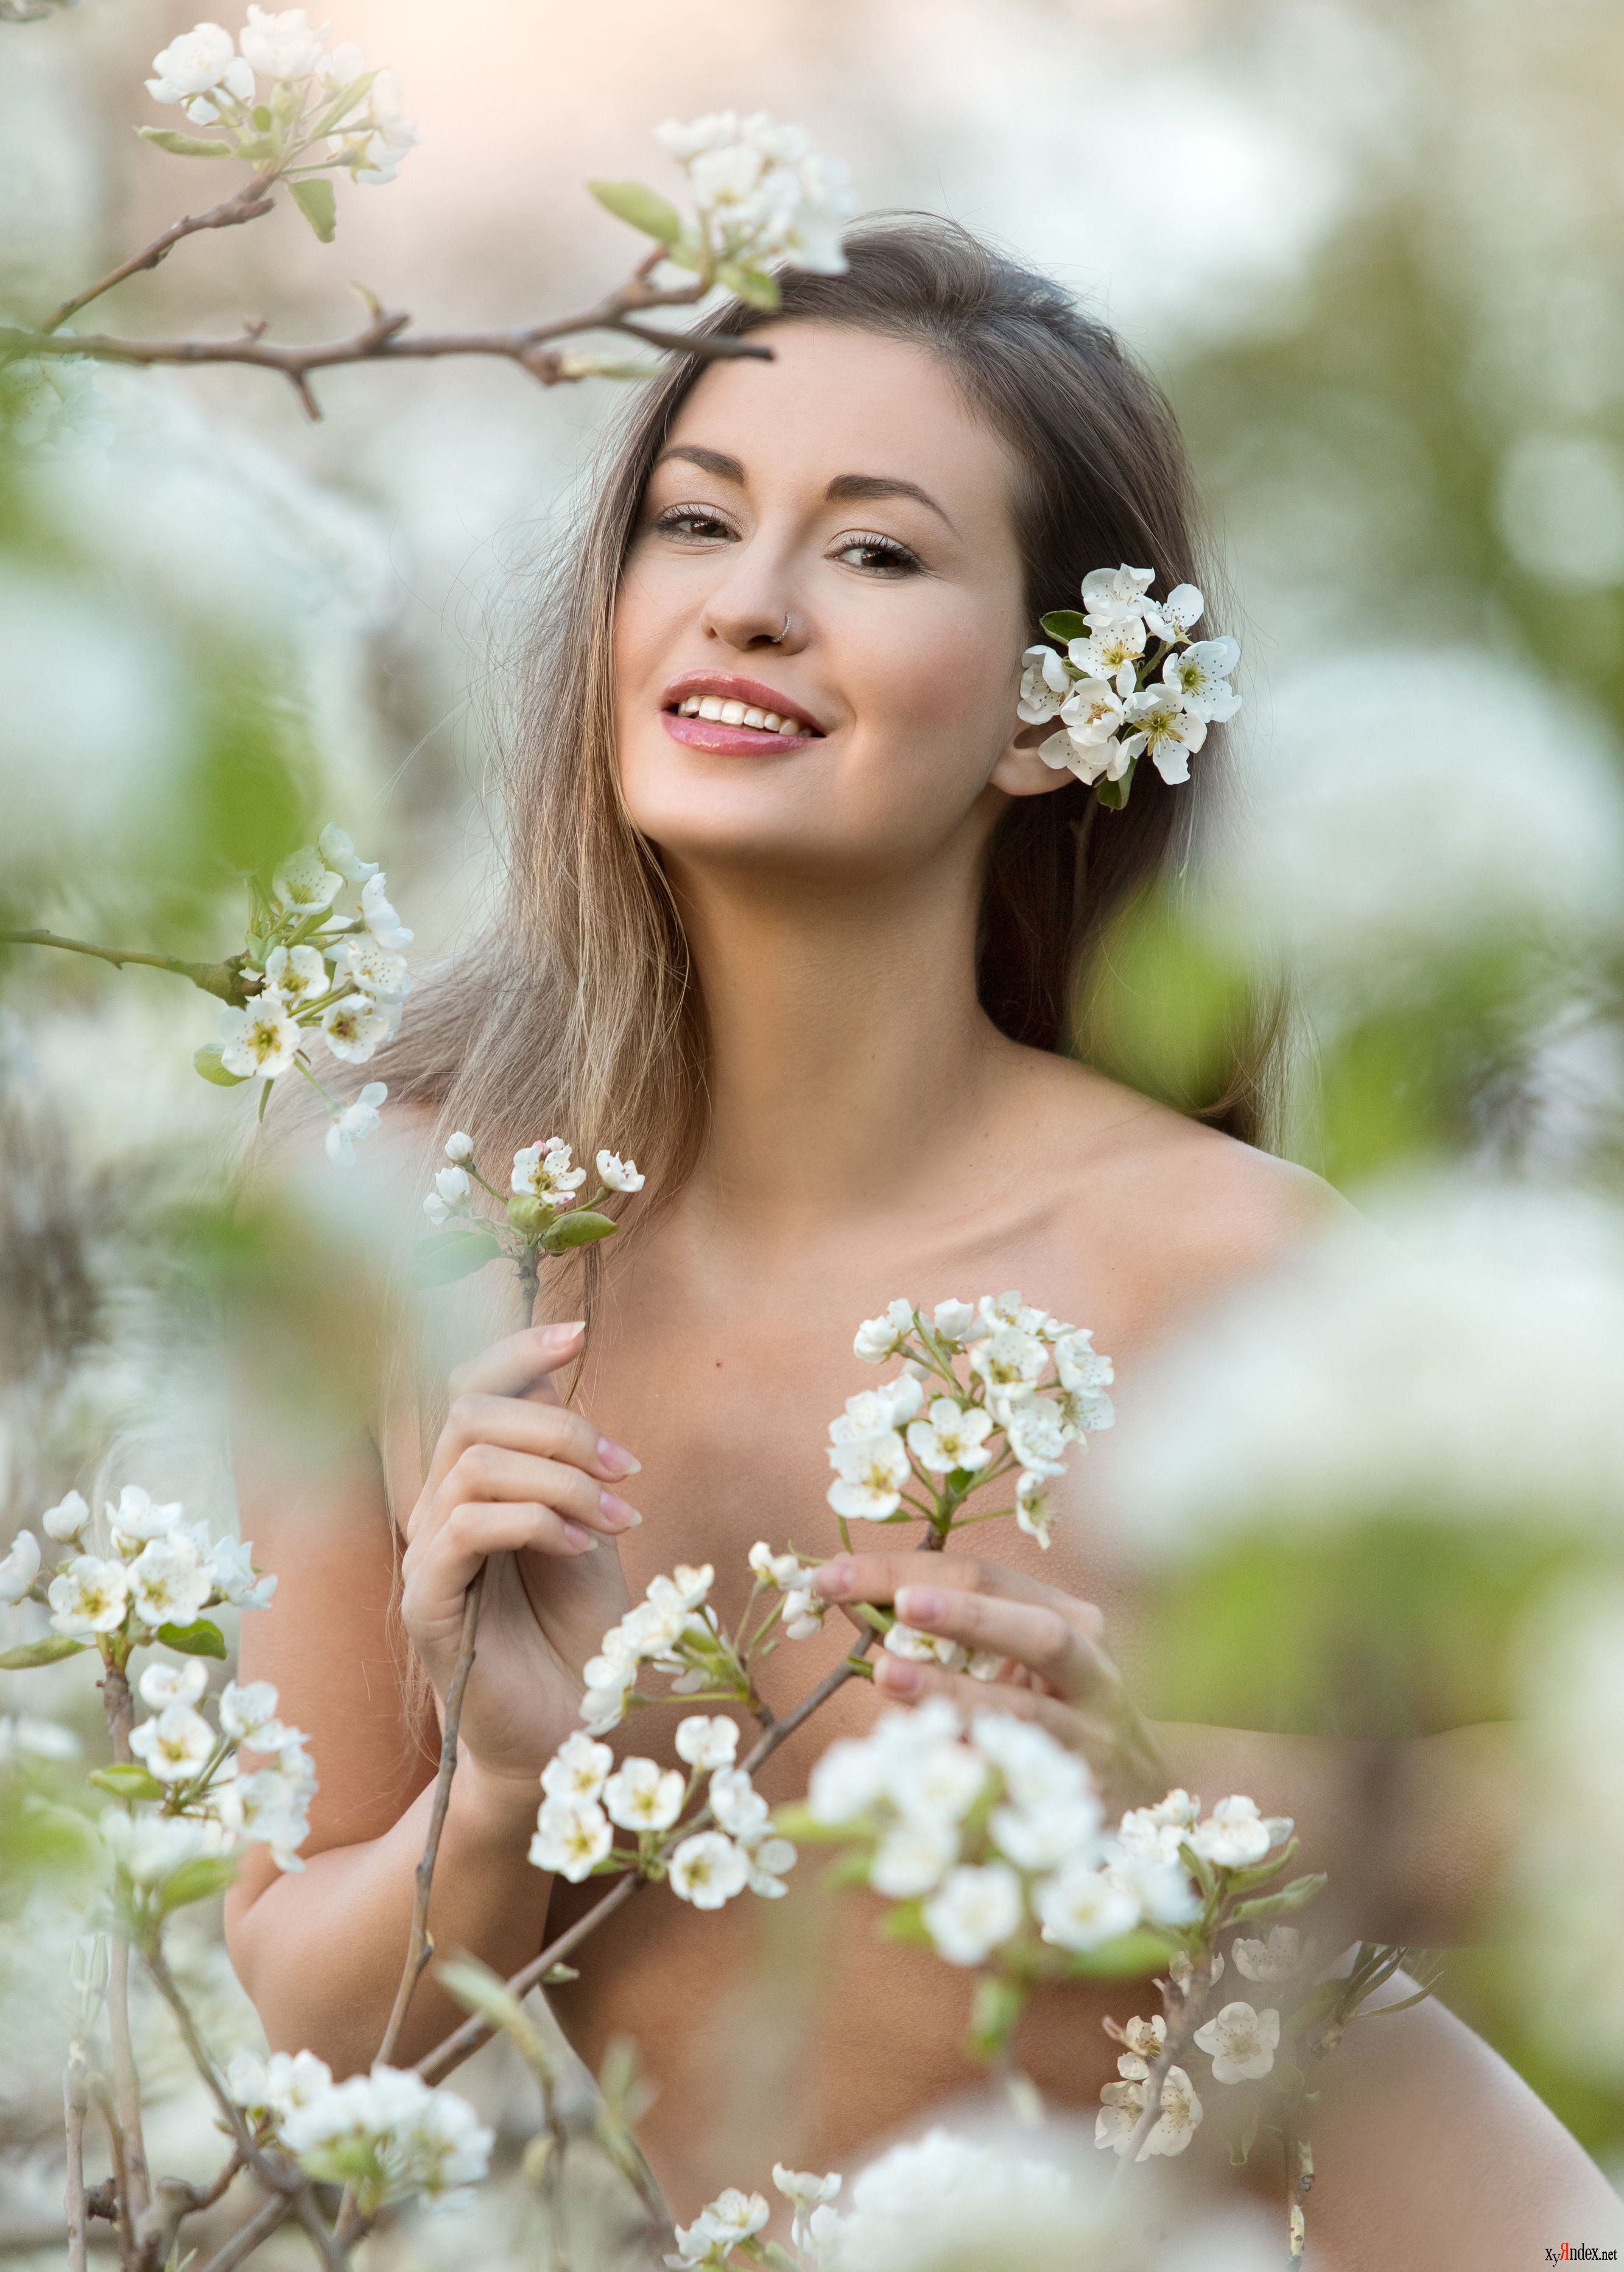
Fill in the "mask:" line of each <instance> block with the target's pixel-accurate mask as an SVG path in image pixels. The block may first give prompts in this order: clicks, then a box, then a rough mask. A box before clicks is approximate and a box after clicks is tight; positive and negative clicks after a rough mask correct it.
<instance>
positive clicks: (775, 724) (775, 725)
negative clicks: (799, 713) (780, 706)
mask: <svg viewBox="0 0 1624 2272" xmlns="http://www.w3.org/2000/svg"><path fill="white" fill-rule="evenodd" d="M782 724H783V720H782V718H781V717H780V716H779V714H778V713H777V711H776V710H764V711H763V712H762V713H761V727H762V730H763V732H765V733H768V734H775V733H776V732H777V731H778V729H779V728H780V727H781V726H782Z"/></svg>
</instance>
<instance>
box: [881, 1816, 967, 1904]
mask: <svg viewBox="0 0 1624 2272" xmlns="http://www.w3.org/2000/svg"><path fill="white" fill-rule="evenodd" d="M958 1858H959V1833H958V1830H957V1828H956V1827H955V1826H954V1824H953V1823H952V1822H951V1821H949V1820H946V1819H945V1818H943V1817H941V1816H939V1815H904V1816H903V1817H902V1820H901V1821H899V1822H896V1823H894V1824H893V1825H892V1827H891V1828H890V1829H889V1830H887V1833H886V1835H885V1836H884V1837H883V1838H882V1839H881V1840H880V1842H879V1845H878V1846H877V1847H876V1848H875V1850H874V1858H873V1860H872V1863H871V1864H870V1865H869V1873H868V1881H869V1883H870V1885H871V1886H872V1887H873V1889H874V1891H875V1892H876V1893H877V1894H884V1895H886V1897H887V1900H889V1901H894V1902H906V1901H911V1900H913V1899H914V1898H915V1897H916V1896H917V1895H920V1894H928V1893H929V1892H930V1890H931V1888H932V1887H933V1886H938V1885H939V1884H940V1883H941V1880H942V1879H943V1878H944V1876H945V1875H946V1874H947V1872H948V1871H949V1870H950V1869H951V1868H952V1867H953V1865H954V1863H955V1862H956V1861H957V1860H958Z"/></svg>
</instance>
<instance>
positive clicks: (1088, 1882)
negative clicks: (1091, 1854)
mask: <svg viewBox="0 0 1624 2272" xmlns="http://www.w3.org/2000/svg"><path fill="white" fill-rule="evenodd" d="M1033 1904H1034V1907H1035V1908H1036V1910H1037V1917H1038V1922H1039V1924H1040V1925H1041V1927H1042V1930H1043V1937H1044V1939H1045V1940H1047V1941H1052V1942H1053V1943H1054V1945H1055V1946H1056V1947H1059V1948H1071V1949H1089V1948H1097V1947H1099V1946H1100V1944H1101V1943H1102V1942H1103V1941H1107V1940H1115V1939H1117V1938H1118V1936H1119V1934H1122V1933H1125V1932H1132V1930H1133V1928H1134V1926H1135V1925H1136V1924H1138V1923H1139V1916H1140V1910H1139V1903H1138V1902H1136V1901H1135V1900H1134V1896H1133V1895H1132V1894H1131V1893H1129V1892H1128V1891H1127V1889H1126V1887H1124V1886H1122V1885H1121V1884H1119V1882H1118V1881H1117V1880H1113V1879H1111V1878H1109V1877H1107V1876H1105V1875H1104V1872H1101V1871H1099V1870H1096V1869H1094V1868H1092V1867H1090V1865H1089V1864H1088V1863H1086V1862H1074V1863H1073V1864H1071V1865H1069V1866H1068V1867H1067V1868H1066V1869H1064V1870H1062V1871H1060V1872H1059V1873H1058V1874H1057V1875H1056V1876H1054V1877H1052V1878H1048V1879H1045V1880H1044V1883H1043V1884H1042V1885H1040V1886H1039V1887H1037V1890H1036V1892H1035V1894H1034V1896H1033Z"/></svg>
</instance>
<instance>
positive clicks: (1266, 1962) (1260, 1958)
mask: <svg viewBox="0 0 1624 2272" xmlns="http://www.w3.org/2000/svg"><path fill="white" fill-rule="evenodd" d="M1230 1954H1231V1957H1232V1958H1233V1960H1234V1964H1235V1969H1236V1971H1237V1972H1239V1973H1242V1974H1244V1975H1245V1977H1246V1978H1247V1979H1248V1980H1255V1981H1257V1982H1258V1983H1259V1984H1260V1985H1267V1984H1269V1983H1271V1982H1273V1981H1276V1980H1289V1979H1290V1978H1291V1976H1292V1974H1293V1973H1295V1972H1300V1971H1301V1970H1302V1969H1303V1964H1304V1962H1305V1958H1304V1954H1303V1942H1302V1935H1301V1934H1300V1933H1299V1932H1298V1930H1297V1927H1296V1926H1295V1925H1293V1924H1271V1925H1270V1926H1269V1931H1268V1932H1266V1933H1265V1934H1264V1936H1263V1938H1262V1939H1261V1940H1254V1939H1236V1940H1233V1941H1231V1944H1230Z"/></svg>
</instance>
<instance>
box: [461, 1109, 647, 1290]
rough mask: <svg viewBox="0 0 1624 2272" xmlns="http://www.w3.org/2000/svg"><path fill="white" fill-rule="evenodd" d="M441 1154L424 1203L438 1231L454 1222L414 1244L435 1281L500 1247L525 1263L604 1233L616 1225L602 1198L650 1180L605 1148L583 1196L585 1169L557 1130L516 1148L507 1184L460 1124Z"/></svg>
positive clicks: (479, 1263)
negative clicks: (484, 1207)
mask: <svg viewBox="0 0 1624 2272" xmlns="http://www.w3.org/2000/svg"><path fill="white" fill-rule="evenodd" d="M445 1159H446V1165H445V1167H443V1168H441V1169H439V1170H437V1171H436V1174H435V1177H434V1188H433V1190H432V1191H430V1192H429V1193H428V1194H427V1196H426V1197H425V1198H424V1200H423V1213H424V1214H426V1215H427V1216H428V1218H429V1221H430V1222H431V1223H432V1224H433V1225H434V1227H435V1229H436V1230H437V1231H442V1232H444V1231H445V1230H446V1229H447V1226H451V1235H450V1236H448V1237H438V1238H437V1237H432V1236H431V1237H428V1238H425V1239H423V1241H422V1242H421V1243H420V1244H419V1246H418V1250H417V1267H418V1275H419V1277H420V1278H421V1279H423V1281H425V1282H427V1283H430V1284H435V1285H443V1284H445V1283H447V1282H449V1281H451V1280H452V1279H453V1278H460V1277H463V1276H465V1275H466V1274H467V1273H468V1271H470V1270H477V1269H479V1268H480V1267H481V1266H482V1265H483V1264H484V1263H486V1262H488V1261H490V1260H491V1259H493V1258H494V1257H495V1256H497V1255H498V1254H506V1255H507V1256H508V1258H509V1259H510V1260H512V1261H515V1262H518V1263H520V1265H521V1266H522V1265H523V1264H524V1263H526V1262H527V1260H528V1261H529V1262H531V1263H534V1260H535V1257H536V1256H537V1255H538V1254H552V1255H557V1254H563V1253H565V1252H567V1251H568V1250H569V1249H570V1248H572V1247H576V1246H590V1245H593V1244H595V1242H596V1241H597V1240H598V1239H600V1238H609V1237H612V1235H613V1234H614V1232H615V1231H616V1230H617V1229H618V1228H619V1226H618V1224H617V1222H615V1221H614V1219H613V1217H612V1216H610V1215H606V1214H600V1213H599V1212H598V1210H599V1208H600V1207H602V1203H603V1201H604V1200H606V1199H608V1198H609V1196H610V1193H611V1192H620V1193H622V1194H623V1195H628V1196H629V1195H630V1194H631V1193H632V1192H640V1191H641V1190H642V1188H643V1185H644V1183H645V1182H646V1181H647V1178H646V1177H644V1176H642V1175H640V1173H639V1171H638V1166H637V1162H636V1161H635V1160H623V1159H622V1158H621V1156H620V1155H619V1153H618V1152H610V1151H602V1152H600V1153H599V1154H598V1155H597V1160H596V1162H595V1165H596V1167H597V1171H598V1187H597V1189H596V1191H595V1192H594V1193H593V1194H592V1197H591V1198H590V1199H589V1200H585V1201H583V1200H581V1199H580V1188H581V1185H583V1184H584V1183H585V1182H586V1180H587V1170H585V1168H578V1167H577V1166H576V1165H575V1155H574V1151H573V1147H571V1146H570V1145H568V1144H566V1143H565V1140H564V1139H563V1137H562V1136H544V1137H543V1138H542V1140H541V1141H540V1142H539V1143H535V1144H526V1145H524V1146H522V1147H521V1148H520V1150H519V1151H517V1152H515V1153H514V1155H513V1170H512V1172H511V1175H510V1177H509V1180H508V1189H507V1190H506V1191H505V1192H504V1191H499V1190H498V1188H497V1186H496V1185H495V1184H492V1183H489V1182H487V1180H486V1178H485V1177H483V1175H481V1173H480V1171H479V1167H478V1163H477V1162H476V1161H475V1157H474V1140H473V1138H472V1137H471V1136H469V1135H468V1133H467V1132H465V1131H464V1130H462V1129H458V1130H457V1132H455V1134H454V1135H452V1136H449V1137H448V1138H447V1139H446V1141H445ZM476 1189H477V1190H478V1191H482V1192H484V1193H485V1194H486V1196H487V1197H488V1198H490V1199H491V1200H495V1202H496V1204H497V1205H498V1207H500V1208H501V1209H502V1221H501V1224H500V1226H499V1227H498V1225H497V1224H493V1223H492V1222H491V1221H490V1217H489V1216H488V1215H485V1214H482V1213H481V1211H480V1209H479V1207H478V1205H477V1204H476V1202H475V1190H476Z"/></svg>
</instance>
